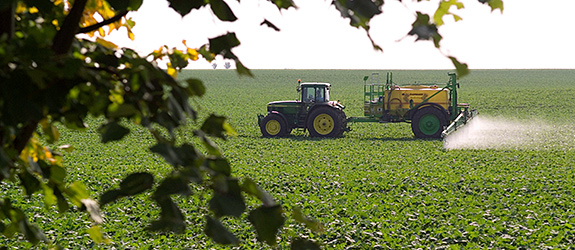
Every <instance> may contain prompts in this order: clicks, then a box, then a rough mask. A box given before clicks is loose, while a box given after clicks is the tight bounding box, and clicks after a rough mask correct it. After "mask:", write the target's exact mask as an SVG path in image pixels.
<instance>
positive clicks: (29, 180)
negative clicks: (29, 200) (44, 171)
mask: <svg viewBox="0 0 575 250" xmlns="http://www.w3.org/2000/svg"><path fill="white" fill-rule="evenodd" d="M18 177H19V178H20V182H21V183H22V185H23V186H24V190H25V191H26V195H28V196H30V195H32V194H34V193H35V192H36V191H38V190H40V181H39V180H38V179H37V178H36V177H35V176H33V175H31V174H30V173H28V172H24V173H22V174H19V175H18Z"/></svg>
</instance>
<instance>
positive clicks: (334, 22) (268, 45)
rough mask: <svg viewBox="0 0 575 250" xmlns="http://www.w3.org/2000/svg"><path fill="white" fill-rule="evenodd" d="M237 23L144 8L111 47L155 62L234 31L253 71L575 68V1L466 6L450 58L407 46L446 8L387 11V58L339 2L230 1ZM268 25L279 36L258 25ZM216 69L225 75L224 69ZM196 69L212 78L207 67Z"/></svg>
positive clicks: (154, 4) (427, 5)
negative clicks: (282, 6) (423, 23)
mask: <svg viewBox="0 0 575 250" xmlns="http://www.w3.org/2000/svg"><path fill="white" fill-rule="evenodd" d="M226 2H227V3H228V4H229V5H230V6H231V7H232V9H233V10H234V13H235V14H236V16H237V17H238V20H237V21H236V22H233V23H229V22H221V21H219V20H217V18H216V17H214V16H213V15H212V13H211V10H209V9H207V8H203V9H201V10H194V11H192V12H191V13H190V14H188V15H187V16H186V17H185V18H181V16H180V15H179V14H177V13H176V12H174V11H173V10H171V9H170V8H169V7H168V2H167V1H164V0H155V1H144V4H143V5H142V7H141V8H140V10H139V11H138V12H135V13H130V14H129V16H130V17H132V18H133V20H134V21H135V22H136V27H135V28H134V30H133V31H134V33H135V35H136V40H135V41H130V40H129V39H127V35H126V33H125V32H123V31H120V32H115V33H113V35H112V36H109V37H108V38H107V39H109V40H110V41H112V42H115V43H116V44H118V45H120V46H125V47H131V48H134V49H136V51H138V52H141V53H142V54H147V53H149V52H151V51H153V50H155V49H157V48H159V47H160V46H162V45H168V46H169V47H179V48H182V47H183V45H182V40H184V39H185V40H187V44H188V46H190V47H197V48H199V47H200V46H202V45H203V44H205V43H207V42H208V38H213V37H216V36H219V35H222V34H225V33H226V32H228V31H233V32H236V35H237V36H238V38H239V40H240V41H241V43H242V44H241V45H240V46H239V47H237V48H235V49H234V50H233V52H234V53H235V54H236V55H237V56H238V57H239V58H240V60H241V61H242V63H243V64H244V65H245V66H246V67H248V68H250V69H451V68H453V65H452V64H451V61H450V60H449V59H447V58H446V57H445V56H444V55H442V52H443V53H444V54H448V55H452V56H455V57H456V58H458V59H459V60H460V61H461V62H465V63H467V64H468V65H469V67H470V68H471V69H500V68H502V69H522V68H569V69H574V68H575V61H574V59H575V48H574V47H573V44H575V41H574V39H575V35H573V30H574V29H573V23H574V22H573V14H572V11H573V10H575V1H572V0H546V1H540V0H503V2H504V6H505V8H504V11H503V14H501V13H500V11H499V10H496V11H494V12H491V9H490V8H489V7H488V6H487V5H483V4H480V3H479V2H478V1H477V0H461V2H463V3H464V5H465V7H466V8H465V9H464V10H456V9H455V8H454V7H453V8H452V12H454V13H457V14H458V15H460V16H461V17H463V20H462V21H459V22H454V21H453V18H451V17H445V18H444V21H445V23H446V24H445V25H443V26H441V27H440V28H439V32H440V34H442V35H443V41H442V42H441V45H442V52H440V51H439V50H437V49H436V48H435V47H434V46H433V42H431V41H419V42H414V40H415V39H414V38H413V37H406V34H407V32H409V30H410V29H411V23H413V21H414V20H415V11H416V10H420V11H423V12H426V13H428V14H430V16H432V15H433V11H434V10H435V8H436V7H437V6H438V3H439V1H438V0H431V1H430V2H420V3H415V2H412V1H410V0H404V1H403V2H404V3H403V4H402V3H400V2H399V1H397V0H388V1H386V2H385V5H384V8H383V14H381V15H379V16H377V17H375V18H374V19H373V20H372V21H371V31H370V34H371V36H372V38H373V39H374V41H375V42H376V43H377V44H379V45H380V46H381V47H382V48H383V50H384V52H383V53H382V52H378V51H375V50H374V49H373V48H372V46H371V43H370V41H369V39H368V38H367V36H366V35H365V32H364V31H363V30H360V29H357V28H354V27H351V26H349V21H348V20H347V19H343V18H342V17H341V16H340V14H339V12H338V11H336V10H335V8H334V7H333V6H331V0H295V3H296V5H297V6H298V9H297V10H296V9H293V8H290V9H289V10H283V11H282V12H279V11H277V9H276V8H275V7H273V6H272V5H271V4H270V3H269V2H268V1H267V0H249V1H248V0H244V1H241V3H238V1H235V0H227V1H226ZM264 19H267V20H269V21H271V22H272V23H274V24H275V25H276V26H278V27H279V28H280V29H281V31H280V32H276V31H274V30H272V29H271V28H268V27H267V26H260V25H259V24H260V23H261V22H262V21H263V20H264ZM216 62H217V63H218V64H220V65H223V61H222V60H221V59H217V60H216ZM190 68H199V69H208V68H211V65H210V64H209V63H208V62H206V61H197V62H193V63H191V65H190Z"/></svg>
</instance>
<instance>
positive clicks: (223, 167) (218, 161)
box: [206, 157, 232, 176]
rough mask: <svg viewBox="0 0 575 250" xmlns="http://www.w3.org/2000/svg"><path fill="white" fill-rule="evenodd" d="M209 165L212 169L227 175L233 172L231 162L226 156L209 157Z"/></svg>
mask: <svg viewBox="0 0 575 250" xmlns="http://www.w3.org/2000/svg"><path fill="white" fill-rule="evenodd" d="M206 161H207V164H206V165H207V167H208V168H210V169H211V170H214V171H216V172H218V173H220V174H224V175H226V176H230V175H231V174H232V168H231V167H230V163H229V162H228V160H226V158H222V157H213V158H208V159H207V160H206Z"/></svg>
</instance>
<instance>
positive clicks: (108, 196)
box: [100, 189, 124, 206]
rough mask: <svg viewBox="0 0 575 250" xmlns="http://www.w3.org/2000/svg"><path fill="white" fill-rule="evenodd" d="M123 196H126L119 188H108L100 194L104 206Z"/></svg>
mask: <svg viewBox="0 0 575 250" xmlns="http://www.w3.org/2000/svg"><path fill="white" fill-rule="evenodd" d="M122 197H124V193H122V191H120V190H119V189H112V190H108V191H106V192H104V193H103V194H102V195H101V196H100V204H101V205H102V206H104V205H106V204H108V203H111V202H114V201H116V200H118V199H120V198H122Z"/></svg>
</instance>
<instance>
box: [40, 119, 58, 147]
mask: <svg viewBox="0 0 575 250" xmlns="http://www.w3.org/2000/svg"><path fill="white" fill-rule="evenodd" d="M40 125H41V126H42V131H44V134H45V135H46V137H47V138H46V141H47V142H48V143H49V144H52V143H54V142H56V141H58V140H59V139H60V132H58V129H57V128H56V126H54V125H53V124H52V123H49V122H48V121H47V120H46V119H44V120H42V121H41V122H40Z"/></svg>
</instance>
